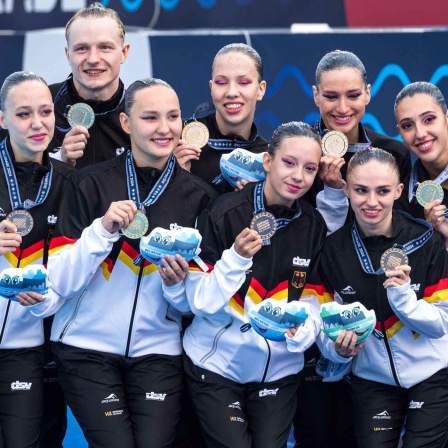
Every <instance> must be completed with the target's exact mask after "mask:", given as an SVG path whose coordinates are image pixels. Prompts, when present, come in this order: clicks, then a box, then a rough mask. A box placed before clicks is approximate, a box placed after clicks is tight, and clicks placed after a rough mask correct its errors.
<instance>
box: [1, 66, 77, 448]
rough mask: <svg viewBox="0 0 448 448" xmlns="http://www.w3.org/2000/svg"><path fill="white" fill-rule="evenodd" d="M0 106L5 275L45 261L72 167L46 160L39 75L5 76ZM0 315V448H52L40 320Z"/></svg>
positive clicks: (10, 309)
mask: <svg viewBox="0 0 448 448" xmlns="http://www.w3.org/2000/svg"><path fill="white" fill-rule="evenodd" d="M0 108H1V111H0V125H1V127H2V129H4V130H6V131H8V137H7V138H6V139H5V140H3V141H2V142H1V143H0V165H1V168H0V219H1V220H2V221H1V222H0V271H2V270H3V269H6V268H23V267H26V266H27V265H29V264H31V263H33V264H46V263H47V258H48V254H49V244H50V240H51V238H52V235H53V231H54V227H55V225H56V220H57V216H58V213H57V209H58V206H59V203H60V198H61V193H62V191H63V189H64V188H65V186H66V185H67V184H68V177H69V175H70V173H71V172H72V171H73V169H72V168H71V167H70V166H68V165H66V164H65V163H63V162H60V161H58V160H52V159H51V158H50V157H49V155H48V149H47V148H48V145H49V144H50V142H51V139H52V138H53V132H54V123H55V117H54V111H53V100H52V98H51V93H50V90H49V88H48V86H47V84H46V83H45V81H44V80H43V79H42V78H41V77H40V76H37V75H35V74H34V73H32V72H16V73H13V74H11V75H9V76H8V77H7V78H6V79H5V82H4V83H3V86H2V88H1V91H0ZM8 166H9V167H11V169H7V167H8ZM16 210H17V211H18V212H20V213H24V216H26V217H29V218H28V219H27V220H26V222H27V224H28V226H27V227H26V228H25V229H21V230H20V231H19V229H18V228H17V226H16V224H14V219H13V215H14V213H15V211H16ZM11 212H12V213H13V215H11ZM32 221H33V224H30V223H31V222H32ZM26 231H29V233H27V234H25V232H26ZM0 316H1V331H0V365H1V368H0V409H1V412H0V446H2V447H6V448H25V447H38V446H49V445H42V444H41V445H39V432H40V431H41V420H42V412H43V411H42V407H43V393H44V392H43V389H42V388H43V376H44V368H43V363H44V346H43V344H44V331H43V327H42V319H41V318H40V317H35V316H33V315H32V314H31V313H30V312H29V311H28V310H27V309H26V308H24V307H23V306H22V305H21V304H20V303H18V302H16V301H10V300H6V299H5V298H3V297H0Z"/></svg>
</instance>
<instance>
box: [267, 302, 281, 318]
mask: <svg viewBox="0 0 448 448" xmlns="http://www.w3.org/2000/svg"><path fill="white" fill-rule="evenodd" d="M263 309H264V311H266V313H270V314H272V315H273V316H274V317H278V316H280V314H281V313H282V310H281V308H280V307H278V306H276V307H273V306H272V304H270V303H269V302H268V303H266V304H265V305H263Z"/></svg>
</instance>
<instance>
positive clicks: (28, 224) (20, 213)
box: [6, 209, 34, 236]
mask: <svg viewBox="0 0 448 448" xmlns="http://www.w3.org/2000/svg"><path fill="white" fill-rule="evenodd" d="M6 219H9V220H10V221H11V222H12V223H13V224H14V225H15V226H16V227H17V233H18V234H19V235H20V236H25V235H28V233H30V232H31V230H32V229H33V226H34V219H33V217H32V216H31V214H30V213H29V212H28V211H26V210H24V209H18V210H13V211H12V212H11V213H9V214H8V216H7V217H6Z"/></svg>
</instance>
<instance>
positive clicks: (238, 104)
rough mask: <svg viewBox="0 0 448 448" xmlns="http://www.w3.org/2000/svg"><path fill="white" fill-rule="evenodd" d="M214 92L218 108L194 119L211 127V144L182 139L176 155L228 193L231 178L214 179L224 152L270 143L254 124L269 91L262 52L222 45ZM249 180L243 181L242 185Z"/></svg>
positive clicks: (257, 150)
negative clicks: (200, 145) (201, 144)
mask: <svg viewBox="0 0 448 448" xmlns="http://www.w3.org/2000/svg"><path fill="white" fill-rule="evenodd" d="M210 91H211V95H212V100H213V106H214V108H213V107H212V108H211V110H213V109H214V111H212V112H210V113H209V114H208V115H206V116H204V117H202V118H196V117H195V115H194V119H196V120H197V121H199V122H201V123H203V124H204V125H205V126H206V127H207V129H208V131H209V134H210V139H209V140H208V143H207V144H206V145H205V146H204V147H203V148H199V147H197V146H195V145H192V144H188V143H187V142H186V141H185V140H181V141H180V144H179V146H178V147H177V148H176V149H175V151H174V154H175V156H176V157H177V160H178V161H179V164H180V165H181V166H182V167H183V168H185V169H187V170H190V171H191V172H192V173H194V174H196V175H197V176H199V177H201V178H202V179H204V180H205V181H206V182H208V183H209V184H210V185H213V186H214V187H215V189H216V190H218V192H220V193H224V192H229V191H232V190H233V188H232V187H231V186H230V184H229V183H228V182H227V181H222V182H220V183H216V181H215V183H214V182H213V181H214V180H215V179H216V178H217V177H218V176H219V175H220V173H221V171H220V168H219V162H220V159H221V155H222V154H227V153H229V152H231V151H232V150H234V149H235V148H243V149H246V150H248V151H250V152H253V153H261V152H265V151H267V145H268V142H267V141H266V140H265V139H264V138H263V137H262V136H261V135H259V134H258V130H257V127H256V126H255V123H254V116H255V107H256V105H257V102H258V101H261V100H262V99H263V96H264V94H265V92H266V81H264V80H263V64H262V60H261V57H260V55H259V54H258V53H257V52H256V51H255V50H254V49H253V48H252V47H250V46H249V45H246V44H242V43H235V44H229V45H226V46H225V47H223V48H221V49H220V50H219V51H218V53H217V54H216V56H215V59H214V60H213V65H212V79H211V80H210ZM199 109H200V108H199ZM200 112H202V113H204V112H203V111H200ZM245 183H246V182H245V181H242V183H241V182H239V184H238V188H241V187H242V186H243V184H245Z"/></svg>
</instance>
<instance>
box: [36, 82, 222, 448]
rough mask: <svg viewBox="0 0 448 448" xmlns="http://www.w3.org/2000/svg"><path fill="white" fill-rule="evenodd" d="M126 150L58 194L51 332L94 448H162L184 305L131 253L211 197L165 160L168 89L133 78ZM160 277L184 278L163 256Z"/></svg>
mask: <svg viewBox="0 0 448 448" xmlns="http://www.w3.org/2000/svg"><path fill="white" fill-rule="evenodd" d="M120 119H121V124H122V126H123V129H124V130H125V132H127V133H128V134H129V135H130V138H131V148H130V149H129V150H128V151H126V152H125V153H123V154H121V155H119V156H117V157H116V158H114V159H111V160H110V161H107V162H103V163H101V164H96V165H95V167H89V168H85V169H82V170H79V171H78V172H76V173H75V174H74V175H73V177H72V182H71V183H70V184H69V185H68V187H67V189H66V191H65V195H64V197H63V199H62V201H61V209H60V216H61V219H60V220H59V222H58V227H57V230H56V234H55V238H54V240H53V244H52V249H51V250H52V253H51V257H50V260H49V272H50V277H51V283H52V286H53V289H54V291H55V293H56V294H58V295H59V298H58V297H55V296H49V297H48V298H47V300H45V301H43V302H42V303H41V304H40V305H36V307H41V308H43V310H42V312H45V313H47V314H49V313H52V312H54V311H55V310H58V311H57V313H56V315H55V317H54V323H53V327H52V335H51V339H52V341H53V342H54V343H53V352H54V354H55V358H56V363H57V367H58V372H59V376H60V381H61V386H62V388H63V390H64V392H65V394H66V398H67V402H68V404H69V406H70V408H71V410H72V411H73V414H74V415H75V417H76V419H77V420H78V422H79V424H80V426H81V428H82V430H83V432H84V435H85V437H86V439H87V441H88V443H89V446H91V447H106V446H107V447H111V448H112V447H117V448H123V447H136V448H137V447H148V446H151V447H156V448H157V447H160V448H161V447H166V446H169V445H170V444H171V443H172V441H173V438H174V433H175V428H176V424H177V420H178V416H179V410H180V398H181V392H182V384H183V368H182V356H181V354H182V348H181V337H180V336H181V335H180V320H181V311H179V310H178V309H176V307H175V305H176V304H173V303H169V302H167V301H166V300H165V298H164V297H163V295H162V280H161V277H160V275H159V273H158V271H159V269H160V268H158V267H157V266H156V265H155V264H153V263H152V262H150V261H148V260H146V259H145V258H142V257H139V254H140V247H139V242H140V238H141V237H142V236H144V235H145V234H147V233H148V232H151V230H153V229H154V228H155V227H162V228H164V229H170V227H171V225H177V226H182V227H194V224H195V221H196V217H197V216H198V215H199V213H200V212H201V211H202V209H204V208H205V207H206V206H207V205H208V204H209V203H210V202H211V200H212V198H213V197H214V196H215V195H216V194H215V192H214V191H213V190H212V189H211V188H210V187H209V186H208V185H207V184H206V183H205V182H203V181H202V180H201V179H199V178H197V177H195V176H194V175H192V174H191V173H188V172H187V171H185V170H182V169H181V168H180V167H179V165H178V164H177V162H176V158H175V157H174V156H173V154H172V152H173V149H174V148H175V147H176V146H177V144H178V141H179V138H180V134H181V130H182V121H181V118H180V108H179V100H178V97H177V95H176V92H175V91H174V90H173V89H172V88H171V87H170V86H169V85H168V84H167V83H166V82H164V81H162V80H159V79H154V78H149V79H143V80H139V81H136V82H134V83H133V84H131V86H130V87H129V88H128V90H127V91H126V97H125V111H124V112H123V113H122V114H121V116H120ZM170 261H171V262H172V263H171V264H169V263H168V264H166V266H165V269H166V272H167V275H168V276H169V278H165V281H166V282H167V283H169V284H170V283H171V282H172V281H174V280H176V279H177V281H178V279H179V278H181V277H182V276H185V274H186V269H185V267H182V266H181V265H179V264H178V263H177V262H176V261H175V260H174V259H172V258H171V260H170Z"/></svg>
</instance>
